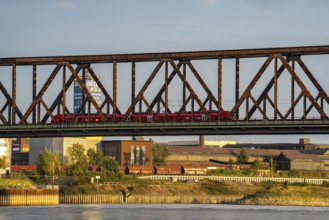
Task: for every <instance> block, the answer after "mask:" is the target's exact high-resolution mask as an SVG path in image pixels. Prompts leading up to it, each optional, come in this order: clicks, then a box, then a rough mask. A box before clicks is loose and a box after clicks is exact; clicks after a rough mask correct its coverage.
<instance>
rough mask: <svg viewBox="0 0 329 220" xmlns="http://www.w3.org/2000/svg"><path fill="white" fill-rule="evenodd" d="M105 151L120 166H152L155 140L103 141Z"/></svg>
mask: <svg viewBox="0 0 329 220" xmlns="http://www.w3.org/2000/svg"><path fill="white" fill-rule="evenodd" d="M102 146H103V148H102V149H103V153H104V155H107V156H112V157H114V158H115V159H116V160H117V161H118V162H119V166H122V167H123V166H145V167H151V166H152V160H153V159H152V146H153V141H144V140H119V141H102Z"/></svg>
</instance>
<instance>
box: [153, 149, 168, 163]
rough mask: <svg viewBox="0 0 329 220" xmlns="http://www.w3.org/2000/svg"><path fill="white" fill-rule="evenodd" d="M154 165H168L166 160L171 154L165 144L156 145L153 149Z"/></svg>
mask: <svg viewBox="0 0 329 220" xmlns="http://www.w3.org/2000/svg"><path fill="white" fill-rule="evenodd" d="M152 154H153V163H154V165H156V166H163V165H165V164H166V159H167V158H168V156H169V155H170V152H169V150H168V148H167V147H166V146H164V145H163V144H154V145H153V147H152Z"/></svg>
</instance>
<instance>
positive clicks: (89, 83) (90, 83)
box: [73, 70, 103, 114]
mask: <svg viewBox="0 0 329 220" xmlns="http://www.w3.org/2000/svg"><path fill="white" fill-rule="evenodd" d="M85 85H86V88H87V89H88V90H89V92H90V93H91V95H92V96H93V97H94V99H95V101H96V103H97V104H98V105H101V104H102V101H103V93H102V91H101V89H100V88H99V86H98V85H97V83H96V82H95V80H94V79H93V78H92V77H91V75H90V73H89V72H88V71H87V70H86V82H85ZM85 97H87V95H86V94H85ZM82 98H83V93H82V89H81V87H80V85H79V83H78V82H77V81H76V80H75V81H74V94H73V108H74V113H76V112H77V111H78V110H79V108H80V106H81V104H82ZM90 107H91V108H90V111H91V113H96V109H95V107H94V105H92V104H91V105H90ZM87 109H88V102H87V103H86V105H85V106H84V108H83V109H82V111H81V113H82V114H83V113H87V111H88V110H87Z"/></svg>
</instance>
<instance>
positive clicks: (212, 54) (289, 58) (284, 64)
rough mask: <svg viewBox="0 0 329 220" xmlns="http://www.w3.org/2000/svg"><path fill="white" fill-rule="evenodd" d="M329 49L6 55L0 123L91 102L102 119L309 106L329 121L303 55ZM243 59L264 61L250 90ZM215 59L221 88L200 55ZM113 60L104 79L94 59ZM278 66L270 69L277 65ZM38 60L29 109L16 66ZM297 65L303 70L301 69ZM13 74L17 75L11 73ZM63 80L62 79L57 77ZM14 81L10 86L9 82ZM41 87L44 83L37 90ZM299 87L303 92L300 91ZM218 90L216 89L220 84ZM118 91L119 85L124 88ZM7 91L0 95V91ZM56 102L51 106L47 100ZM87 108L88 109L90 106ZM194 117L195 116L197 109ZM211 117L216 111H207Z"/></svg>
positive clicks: (45, 117) (277, 113)
mask: <svg viewBox="0 0 329 220" xmlns="http://www.w3.org/2000/svg"><path fill="white" fill-rule="evenodd" d="M316 55H329V46H327V45H326V46H310V47H285V48H262V49H243V50H218V51H194V52H172V53H141V54H114V55H90V56H54V57H25V58H24V57H23V58H22V57H21V58H19V57H18V58H0V76H1V77H3V76H4V74H3V73H2V72H1V67H5V66H7V67H10V68H11V70H12V71H11V83H10V85H5V84H4V83H3V79H4V78H0V95H1V96H2V97H3V98H2V99H0V125H15V124H47V123H50V120H53V119H54V115H56V114H61V115H62V117H63V118H64V117H65V116H66V115H68V114H70V115H73V116H72V118H70V121H69V122H70V123H75V122H76V118H77V117H78V116H79V115H80V114H86V115H88V119H90V117H91V114H92V113H91V110H90V108H91V106H93V107H94V108H95V110H96V112H95V113H96V114H98V115H100V116H101V117H102V121H104V122H106V121H108V118H106V117H105V115H106V114H112V115H113V118H115V117H116V115H117V114H120V115H122V118H120V120H121V122H125V121H126V120H127V118H128V117H129V115H130V114H133V113H134V114H139V120H141V119H140V118H141V114H142V112H145V111H146V112H148V113H149V114H152V115H153V116H155V115H156V114H157V113H159V112H160V110H161V109H163V112H164V114H165V117H167V115H168V114H169V113H173V112H175V113H176V119H177V118H178V116H179V115H180V114H181V113H182V112H185V111H191V112H192V113H193V112H197V111H198V112H199V111H200V112H203V114H204V115H206V116H209V113H210V112H211V111H218V112H221V111H229V112H230V116H229V117H230V118H231V120H238V121H239V120H241V121H242V120H243V121H249V120H252V119H253V117H255V114H256V112H257V113H258V114H260V115H261V117H262V119H263V120H268V119H274V120H281V121H284V120H294V119H295V118H296V117H297V116H296V111H297V110H299V111H303V115H302V117H300V118H296V119H303V120H307V119H308V116H309V114H310V112H311V111H315V112H316V113H317V115H318V117H319V118H320V119H322V120H328V112H327V109H328V105H329V97H328V94H327V92H326V88H325V87H324V86H323V85H321V84H320V83H319V82H318V80H317V79H316V77H315V75H313V73H312V71H311V69H310V68H308V67H307V65H306V63H305V62H304V61H303V58H304V57H306V56H316ZM244 58H262V59H263V60H264V62H263V63H262V64H261V66H260V67H259V70H258V71H257V72H256V73H255V75H254V77H253V78H252V80H251V82H250V83H249V84H248V85H247V86H246V88H245V89H244V90H243V89H242V87H241V80H242V78H241V77H243V74H242V72H241V71H242V69H243V66H242V64H241V63H242V61H243V59H244ZM227 59H231V60H233V61H234V66H235V77H234V79H235V83H234V85H232V89H231V91H223V80H224V79H225V76H224V74H223V62H224V60H227ZM204 60H214V62H215V65H217V68H216V72H215V73H212V74H214V76H216V77H217V80H216V85H217V88H216V89H217V94H216V93H215V92H216V91H215V92H214V91H213V90H214V89H211V88H210V87H209V85H207V82H206V81H205V79H204V78H203V77H204V76H203V77H202V74H201V72H200V69H199V68H198V66H197V64H196V61H204ZM146 62H152V63H155V64H156V65H155V67H154V68H153V70H152V71H151V73H150V75H149V76H148V78H147V79H146V80H145V81H143V82H142V84H141V85H140V86H139V88H140V89H139V90H136V88H137V86H136V82H137V79H138V77H139V75H138V71H137V70H136V69H138V66H137V65H136V64H138V63H146ZM101 63H106V64H111V65H112V66H113V68H112V79H111V82H108V81H106V82H102V81H101V80H100V79H99V77H97V75H96V74H95V72H94V70H93V68H92V66H93V65H94V64H101ZM121 63H128V64H131V78H130V79H131V84H126V85H125V86H126V87H128V86H130V89H129V90H131V94H130V99H129V101H130V103H129V106H127V107H126V108H125V109H122V108H121V107H120V106H119V105H118V103H120V100H118V99H119V98H118V93H119V91H121V90H120V89H122V87H120V86H118V83H119V82H118V76H119V74H120V68H119V65H120V64H121ZM41 65H42V66H46V65H48V66H54V68H53V70H52V72H51V74H50V75H49V77H48V78H47V79H46V81H44V82H43V83H41V82H39V81H38V76H39V71H38V67H39V66H41ZM271 65H272V66H273V69H270V66H271ZM19 66H31V68H32V85H31V87H32V91H31V94H32V100H31V102H30V104H29V105H28V107H27V108H26V110H25V111H23V110H22V109H23V108H22V107H21V104H20V101H19V100H18V98H17V89H18V88H17V81H19V80H20V78H18V77H17V71H18V69H17V67H19ZM297 67H298V70H297ZM269 70H270V71H271V72H272V71H273V73H272V74H273V75H272V76H271V77H270V78H268V83H267V84H266V85H265V86H264V88H263V90H262V91H261V92H260V93H257V94H255V93H253V90H254V88H255V86H256V85H257V84H258V82H259V80H260V78H261V77H264V73H265V72H266V71H269ZM85 71H88V72H89V73H90V76H91V78H92V79H93V81H94V82H95V83H96V84H97V86H98V87H99V88H100V91H101V92H102V94H103V95H104V97H105V98H104V101H102V103H101V104H99V103H97V102H96V101H95V99H94V97H93V96H92V94H91V92H90V91H89V90H88V88H87V86H86V82H85V79H86V76H85ZM284 74H289V75H290V77H291V89H290V94H289V99H290V106H289V107H288V108H287V109H282V108H280V105H279V103H278V102H279V101H278V100H279V98H280V97H279V87H278V81H279V80H280V77H281V76H282V75H284ZM58 75H62V80H61V82H60V84H58V86H56V87H58V88H61V89H60V92H58V94H56V95H54V96H52V97H51V98H52V99H53V100H51V102H50V104H49V102H48V104H47V101H48V99H49V98H47V101H46V98H45V97H44V95H45V93H46V92H47V90H48V88H49V87H50V86H51V85H52V84H54V83H55V82H54V79H55V78H56V76H58ZM159 75H163V76H161V77H162V79H163V81H164V82H163V84H161V85H160V86H158V87H157V90H155V91H152V94H155V96H154V98H149V97H147V96H146V95H145V94H146V91H147V90H148V89H149V86H150V84H151V83H152V81H154V79H155V78H156V77H157V76H159ZM301 75H304V78H305V77H306V78H307V79H308V80H309V81H310V82H311V84H312V86H313V87H314V88H315V89H316V93H314V92H313V93H312V92H311V91H310V89H309V88H308V87H307V85H306V84H305V82H304V80H303V77H301ZM188 76H193V78H194V80H195V81H196V82H197V83H198V84H199V85H200V87H199V88H200V89H201V90H202V92H203V93H205V94H206V95H205V97H204V98H203V97H202V95H201V91H200V89H199V90H197V89H196V88H194V86H193V83H195V82H191V81H190V78H189V77H188ZM8 77H10V76H8ZM176 78H177V79H178V80H179V82H180V83H181V84H182V90H181V96H182V99H181V104H180V106H178V107H177V109H178V110H173V109H172V108H171V107H170V106H169V101H170V97H169V96H170V95H169V94H170V93H169V92H170V89H169V87H170V85H171V83H172V81H173V80H174V79H176ZM74 81H75V82H76V83H77V84H78V85H79V87H80V88H81V90H82V100H81V105H80V106H79V108H78V110H77V112H76V113H73V112H72V109H70V108H69V107H68V106H69V103H68V102H69V101H68V98H67V94H68V89H69V88H70V87H71V86H72V84H73V82H74ZM57 83H58V82H57ZM104 83H111V86H112V89H111V90H107V89H106V85H107V84H104ZM8 87H11V92H9V91H10V90H8V89H7V88H8ZM37 88H40V90H39V91H38V90H37ZM297 88H298V91H299V90H300V94H295V93H296V91H297ZM216 89H215V90H216ZM118 90H119V91H118ZM225 92H230V93H231V94H234V104H233V105H232V107H231V108H230V109H227V107H226V108H225V107H224V104H223V94H224V93H225ZM1 96H0V97H1ZM301 102H303V107H302V108H303V109H302V110H301V109H297V106H298V105H300V103H301ZM48 105H49V106H48ZM86 107H87V111H86V112H85V110H84V109H85V108H86ZM269 109H270V110H272V111H273V115H271V114H270V113H269ZM192 116H193V114H192ZM208 118H209V117H208Z"/></svg>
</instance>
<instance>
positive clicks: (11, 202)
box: [0, 189, 59, 206]
mask: <svg viewBox="0 0 329 220" xmlns="http://www.w3.org/2000/svg"><path fill="white" fill-rule="evenodd" d="M58 204H59V195H58V189H2V190H0V206H35V205H58Z"/></svg>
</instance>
